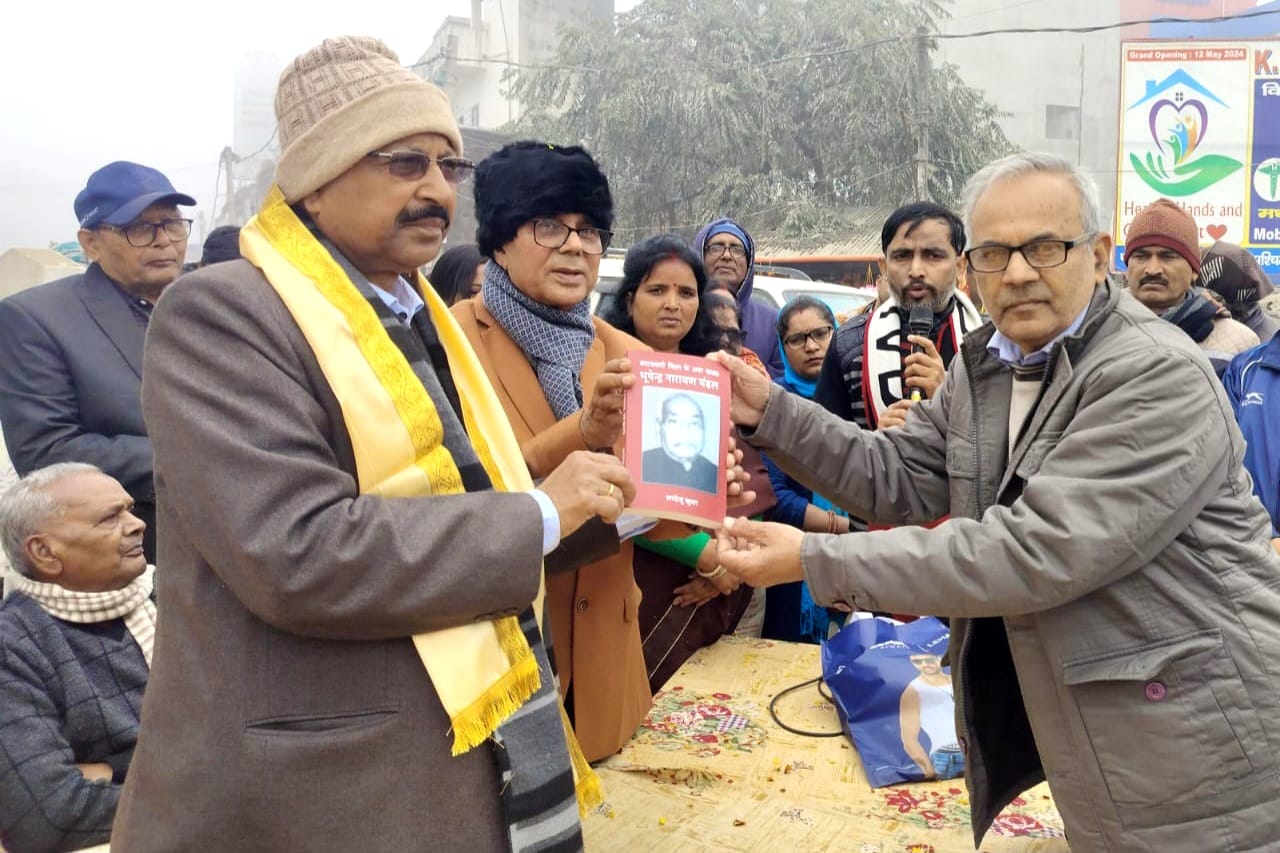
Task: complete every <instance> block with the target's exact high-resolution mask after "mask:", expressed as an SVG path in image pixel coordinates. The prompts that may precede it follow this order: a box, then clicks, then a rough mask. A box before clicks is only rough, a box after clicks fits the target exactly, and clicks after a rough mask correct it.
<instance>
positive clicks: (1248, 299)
mask: <svg viewBox="0 0 1280 853" xmlns="http://www.w3.org/2000/svg"><path fill="white" fill-rule="evenodd" d="M1200 284H1201V285H1202V286H1204V287H1207V288H1209V289H1210V290H1212V291H1213V292H1214V293H1217V294H1218V295H1220V296H1221V297H1222V298H1223V299H1224V300H1226V303H1227V307H1229V308H1232V309H1238V308H1242V307H1244V306H1248V305H1252V304H1254V303H1256V302H1258V301H1259V300H1260V299H1263V298H1264V297H1267V296H1270V295H1271V292H1272V291H1273V290H1275V287H1274V286H1273V285H1272V284H1271V279H1269V278H1267V274H1266V273H1264V272H1263V271H1262V267H1260V266H1258V259H1257V258H1255V257H1254V256H1253V253H1252V252H1250V251H1249V250H1248V249H1245V248H1243V247H1242V246H1237V245H1235V244H1234V243H1224V242H1222V241H1221V240H1219V241H1218V242H1216V243H1214V244H1213V245H1212V246H1210V247H1209V248H1208V250H1207V251H1205V253H1204V257H1203V258H1202V259H1201V261H1200ZM1232 313H1235V311H1234V310H1233V312H1232Z"/></svg>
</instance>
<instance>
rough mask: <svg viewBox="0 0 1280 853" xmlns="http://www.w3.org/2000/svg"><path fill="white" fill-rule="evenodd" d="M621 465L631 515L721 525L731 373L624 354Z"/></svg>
mask: <svg viewBox="0 0 1280 853" xmlns="http://www.w3.org/2000/svg"><path fill="white" fill-rule="evenodd" d="M627 358H628V359H630V360H631V372H632V374H633V375H634V376H635V377H636V382H635V384H634V385H632V386H631V387H630V388H629V389H627V392H626V399H625V402H624V408H625V421H624V427H623V436H624V439H623V460H622V461H623V462H624V463H625V464H626V466H627V470H628V471H630V472H631V477H632V479H634V480H635V483H636V499H635V501H634V502H632V504H631V506H630V507H628V512H632V513H637V514H639V515H645V516H649V517H652V518H671V519H676V520H678V521H684V522H688V523H689V524H696V525H698V526H700V527H712V528H715V527H719V526H720V525H721V524H723V523H724V513H725V504H726V501H727V497H728V493H727V487H726V486H725V482H724V475H725V470H724V459H725V454H726V453H727V452H728V447H729V426H730V424H729V372H728V371H727V370H725V369H724V368H723V367H721V366H720V365H718V364H716V363H715V362H714V361H711V360H710V359H706V358H699V357H697V356H692V355H680V354H673V355H669V354H665V353H655V352H647V351H632V352H628V353H627Z"/></svg>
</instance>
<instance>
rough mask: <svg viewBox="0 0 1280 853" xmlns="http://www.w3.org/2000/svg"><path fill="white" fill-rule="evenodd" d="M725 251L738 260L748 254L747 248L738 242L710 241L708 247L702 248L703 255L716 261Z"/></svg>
mask: <svg viewBox="0 0 1280 853" xmlns="http://www.w3.org/2000/svg"><path fill="white" fill-rule="evenodd" d="M725 252H728V253H729V257H731V258H733V259H734V260H738V261H740V260H742V259H743V258H745V257H746V256H747V250H746V249H745V248H744V247H742V246H740V245H738V244H737V243H708V244H707V247H706V248H705V249H703V250H702V256H703V257H704V258H710V259H711V260H713V261H714V260H715V259H716V258H718V257H720V256H721V255H723V254H724V253H725Z"/></svg>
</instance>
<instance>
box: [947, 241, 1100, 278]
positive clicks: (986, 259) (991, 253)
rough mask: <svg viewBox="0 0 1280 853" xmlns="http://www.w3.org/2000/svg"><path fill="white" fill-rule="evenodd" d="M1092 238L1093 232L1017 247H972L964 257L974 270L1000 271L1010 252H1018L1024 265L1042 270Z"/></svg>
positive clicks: (1006, 263) (1058, 262)
mask: <svg viewBox="0 0 1280 853" xmlns="http://www.w3.org/2000/svg"><path fill="white" fill-rule="evenodd" d="M1093 237H1094V235H1093V234H1082V235H1081V236H1079V237H1077V238H1075V239H1074V240H1032V241H1031V242H1030V243H1023V244H1022V245H1021V246H1001V245H992V246H974V247H973V248H972V249H969V250H968V251H967V252H965V253H964V256H965V257H966V258H967V259H968V260H969V267H970V268H971V269H972V270H973V271H974V272H1004V270H1006V269H1007V268H1008V267H1009V261H1010V260H1012V259H1013V253H1014V252H1017V253H1018V254H1019V255H1022V259H1023V260H1024V261H1026V262H1027V266H1029V267H1031V268H1032V269H1037V270H1044V269H1050V268H1051V267H1057V266H1062V265H1063V264H1065V263H1066V262H1067V253H1068V252H1070V251H1071V250H1072V249H1074V248H1075V247H1076V246H1086V245H1088V244H1089V243H1090V242H1091V241H1092V240H1093Z"/></svg>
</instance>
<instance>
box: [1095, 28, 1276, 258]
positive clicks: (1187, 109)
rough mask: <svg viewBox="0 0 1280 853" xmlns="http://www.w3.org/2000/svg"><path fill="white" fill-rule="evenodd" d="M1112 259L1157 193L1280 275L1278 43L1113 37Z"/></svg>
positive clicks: (1205, 236) (1203, 230)
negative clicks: (1117, 50)
mask: <svg viewBox="0 0 1280 853" xmlns="http://www.w3.org/2000/svg"><path fill="white" fill-rule="evenodd" d="M1119 147H1120V152H1119V164H1118V168H1117V173H1116V182H1117V186H1116V217H1115V235H1114V236H1115V242H1116V255H1115V265H1116V268H1117V269H1123V268H1124V263H1123V260H1122V258H1123V256H1124V243H1125V233H1126V232H1127V231H1128V228H1129V223H1130V222H1132V221H1133V217H1134V216H1135V215H1136V214H1137V212H1138V211H1139V210H1141V209H1142V208H1143V207H1145V206H1146V205H1148V204H1150V203H1151V202H1153V201H1155V200H1156V199H1158V198H1168V199H1172V200H1173V201H1175V202H1177V203H1178V204H1180V205H1182V207H1183V208H1184V209H1185V210H1186V211H1187V212H1188V213H1190V214H1191V215H1192V216H1193V217H1195V220H1196V224H1197V225H1199V226H1200V245H1201V248H1202V249H1204V248H1207V247H1208V246H1210V245H1211V244H1212V243H1213V242H1214V241H1215V240H1225V241H1227V242H1229V243H1237V244H1239V245H1241V246H1244V247H1245V248H1247V249H1248V250H1249V251H1251V252H1252V253H1253V254H1254V256H1255V257H1257V259H1258V263H1259V264H1260V265H1261V266H1262V268H1263V269H1264V270H1265V271H1266V272H1267V275H1269V276H1270V277H1271V279H1272V280H1273V281H1280V40H1274V41H1271V40H1268V41H1234V42H1227V41H1217V42H1214V41H1142V42H1123V43H1122V44H1121V72H1120V146H1119Z"/></svg>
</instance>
